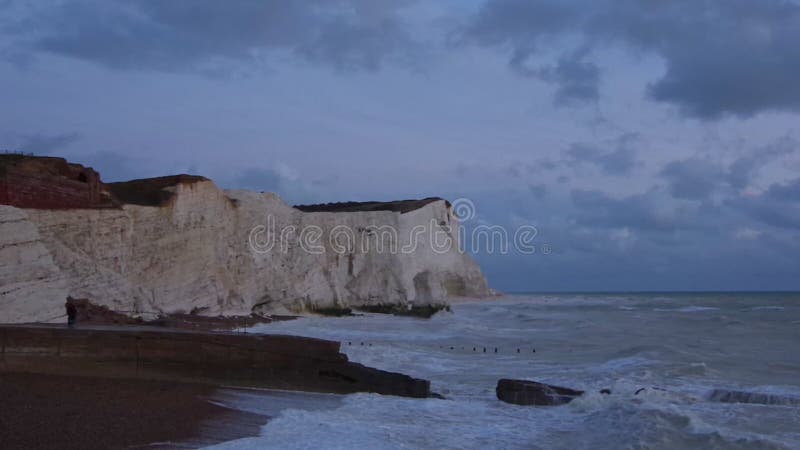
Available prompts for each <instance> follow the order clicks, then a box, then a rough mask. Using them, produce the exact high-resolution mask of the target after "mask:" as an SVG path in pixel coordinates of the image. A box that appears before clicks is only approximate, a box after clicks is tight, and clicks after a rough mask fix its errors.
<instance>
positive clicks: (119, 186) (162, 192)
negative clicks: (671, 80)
mask: <svg viewBox="0 0 800 450" xmlns="http://www.w3.org/2000/svg"><path fill="white" fill-rule="evenodd" d="M200 181H209V180H208V178H206V177H201V176H198V175H185V174H181V175H170V176H166V177H158V178H142V179H139V180H131V181H121V182H117V183H108V184H106V186H107V187H108V189H109V190H110V191H111V193H112V194H114V196H115V197H116V198H118V199H119V200H120V201H121V202H122V203H128V204H132V205H141V206H160V205H162V204H163V203H165V202H167V201H169V199H170V198H172V196H173V195H174V194H173V193H172V192H170V191H167V190H166V189H165V188H168V187H170V186H175V185H177V184H192V183H197V182H200Z"/></svg>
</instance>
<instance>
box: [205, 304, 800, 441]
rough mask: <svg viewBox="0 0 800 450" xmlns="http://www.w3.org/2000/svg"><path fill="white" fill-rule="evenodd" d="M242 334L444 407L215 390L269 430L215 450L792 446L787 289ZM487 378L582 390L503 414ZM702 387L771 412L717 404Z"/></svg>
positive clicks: (796, 411)
mask: <svg viewBox="0 0 800 450" xmlns="http://www.w3.org/2000/svg"><path fill="white" fill-rule="evenodd" d="M250 332H260V333H277V334H292V335H301V336H313V337H318V338H324V339H332V340H338V341H341V342H342V351H343V352H345V353H346V354H347V356H348V357H349V358H350V359H351V360H352V361H356V362H360V363H363V364H366V365H368V366H372V367H376V368H380V369H384V370H390V371H397V372H402V373H405V374H408V375H411V376H414V377H418V378H425V379H429V380H431V385H432V390H433V391H435V392H437V393H439V394H442V395H443V396H444V397H446V399H445V400H439V399H409V398H400V397H393V396H382V395H377V394H354V395H345V396H342V395H329V394H304V393H289V392H273V393H264V392H258V393H256V392H254V393H252V394H250V393H248V392H247V391H233V390H225V391H222V392H221V393H220V394H219V395H218V397H217V398H216V399H215V401H217V402H219V403H221V404H225V405H226V406H229V407H232V408H237V409H241V410H245V411H253V412H260V413H263V414H267V415H269V416H270V417H271V418H270V419H269V421H268V422H267V423H266V424H265V425H264V426H263V427H262V428H261V432H260V435H259V436H256V437H250V438H244V439H239V440H236V441H230V442H226V443H223V444H220V445H217V446H216V447H214V448H217V449H286V450H288V449H348V450H351V449H459V450H460V449H529V450H530V449H762V448H763V449H800V400H798V399H800V293H777V292H776V293H614V294H609V293H593V294H587V293H579V294H518V295H506V296H503V297H499V298H495V299H491V300H483V301H465V302H459V303H456V304H454V305H453V306H452V311H451V312H442V313H439V314H437V315H435V316H434V317H432V318H431V319H419V318H411V317H397V316H391V315H379V314H367V315H363V316H356V317H340V318H328V317H309V318H301V319H298V320H294V321H288V322H277V323H272V324H268V325H261V326H259V327H256V328H253V329H251V330H250ZM484 349H485V350H484ZM501 378H515V379H526V380H534V381H539V382H544V383H549V384H554V385H558V386H564V387H569V388H573V389H580V390H584V391H586V393H585V394H584V395H583V396H582V397H579V398H577V399H576V400H574V401H572V402H571V403H569V404H566V405H562V406H517V405H512V404H507V403H503V402H501V401H499V400H497V397H496V394H495V387H496V385H497V381H498V380H499V379H501ZM602 389H610V390H611V394H608V395H606V394H601V393H600V390H602ZM715 389H722V390H730V391H745V392H753V393H762V394H770V395H772V397H770V398H772V399H780V400H781V402H773V404H751V403H723V402H719V401H716V400H713V399H712V392H713V391H714V390H715ZM782 400H786V401H785V402H784V401H782ZM795 400H798V401H797V402H795Z"/></svg>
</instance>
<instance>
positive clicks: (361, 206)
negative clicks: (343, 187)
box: [294, 197, 450, 214]
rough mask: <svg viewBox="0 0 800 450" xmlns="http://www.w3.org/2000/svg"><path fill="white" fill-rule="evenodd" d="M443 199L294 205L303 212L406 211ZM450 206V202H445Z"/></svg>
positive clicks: (429, 198)
mask: <svg viewBox="0 0 800 450" xmlns="http://www.w3.org/2000/svg"><path fill="white" fill-rule="evenodd" d="M439 200H443V199H442V198H439V197H427V198H423V199H421V200H396V201H393V202H337V203H320V204H316V205H294V207H295V208H296V209H299V210H300V211H303V212H368V211H394V212H399V213H401V214H402V213H407V212H409V211H414V210H417V209H420V208H422V207H423V206H425V205H427V204H428V203H433V202H435V201H439ZM447 206H448V207H449V206H450V203H449V202H448V203H447Z"/></svg>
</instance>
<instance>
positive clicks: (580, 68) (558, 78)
mask: <svg viewBox="0 0 800 450" xmlns="http://www.w3.org/2000/svg"><path fill="white" fill-rule="evenodd" d="M535 74H536V76H537V77H539V78H540V79H542V80H544V81H546V82H548V83H552V84H555V85H556V93H555V97H554V99H553V101H554V103H555V104H556V105H559V106H560V105H572V104H576V103H581V102H596V101H597V99H598V98H599V97H600V93H599V83H600V68H599V67H597V65H596V64H595V63H593V62H591V61H586V60H585V52H576V53H575V54H572V55H565V56H563V57H561V58H560V59H559V60H558V62H556V64H555V65H553V66H548V67H543V68H542V69H539V70H537V71H536V73H535Z"/></svg>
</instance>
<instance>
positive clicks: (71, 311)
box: [65, 297, 78, 328]
mask: <svg viewBox="0 0 800 450" xmlns="http://www.w3.org/2000/svg"><path fill="white" fill-rule="evenodd" d="M65 306H66V307H67V326H69V327H70V328H73V327H74V326H75V321H76V320H77V318H78V308H76V307H75V304H74V303H72V299H71V298H69V297H67V303H66V305H65Z"/></svg>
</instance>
